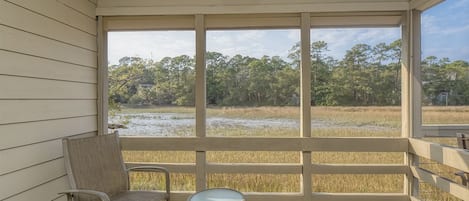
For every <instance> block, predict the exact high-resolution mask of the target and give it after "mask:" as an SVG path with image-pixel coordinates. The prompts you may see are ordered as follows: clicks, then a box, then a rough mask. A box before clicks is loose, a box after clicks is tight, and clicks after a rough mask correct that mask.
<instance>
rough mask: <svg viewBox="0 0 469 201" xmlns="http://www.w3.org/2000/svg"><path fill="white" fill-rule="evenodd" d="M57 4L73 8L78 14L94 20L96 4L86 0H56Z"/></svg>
mask: <svg viewBox="0 0 469 201" xmlns="http://www.w3.org/2000/svg"><path fill="white" fill-rule="evenodd" d="M58 1H59V2H61V3H63V4H65V5H67V6H69V7H70V8H73V9H75V10H77V11H79V12H80V13H82V14H84V15H86V16H88V17H90V18H91V19H95V18H96V4H93V3H92V2H89V1H88V0H58Z"/></svg>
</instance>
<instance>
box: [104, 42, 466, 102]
mask: <svg viewBox="0 0 469 201" xmlns="http://www.w3.org/2000/svg"><path fill="white" fill-rule="evenodd" d="M328 51H329V50H328V44H327V43H326V42H324V41H316V42H313V43H312V44H311V61H312V62H311V97H312V100H311V105H323V106H338V105H340V106H369V105H399V104H400V96H401V84H400V83H401V72H400V70H401V41H400V40H396V41H394V42H392V43H389V44H386V43H379V44H377V45H375V46H370V45H368V44H357V45H354V46H353V47H352V48H351V49H349V50H347V51H346V53H345V55H344V57H343V58H342V59H335V58H333V57H331V56H330V55H328ZM194 66H195V61H194V57H192V56H188V55H180V56H176V57H165V58H163V59H161V60H160V61H154V60H151V59H142V58H139V57H124V58H122V59H120V60H119V64H117V65H112V66H110V67H109V101H110V104H111V105H113V104H146V105H178V106H193V105H194V101H195V69H194ZM421 67H422V80H423V82H422V84H423V99H424V104H426V105H467V104H468V103H469V87H467V86H469V63H468V62H467V61H462V60H458V61H452V62H451V61H450V60H449V59H448V58H441V59H438V58H437V57H435V56H430V57H427V58H425V59H423V60H422V63H421ZM206 84H207V87H206V99H207V104H208V105H215V106H285V105H298V104H299V97H300V45H299V43H297V44H296V45H294V46H293V47H292V48H291V49H290V51H289V55H288V58H281V57H279V56H263V57H261V58H255V57H250V56H244V55H235V56H233V57H229V56H226V55H223V54H221V53H218V52H207V53H206Z"/></svg>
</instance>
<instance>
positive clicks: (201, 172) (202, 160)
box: [195, 15, 207, 191]
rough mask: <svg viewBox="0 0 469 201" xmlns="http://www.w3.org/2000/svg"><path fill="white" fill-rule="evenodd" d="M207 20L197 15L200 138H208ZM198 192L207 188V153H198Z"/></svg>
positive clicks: (196, 118)
mask: <svg viewBox="0 0 469 201" xmlns="http://www.w3.org/2000/svg"><path fill="white" fill-rule="evenodd" d="M205 32H206V31H205V19H204V15H195V47H196V48H195V49H196V50H195V114H196V116H195V133H196V136H197V137H199V138H204V137H205V136H206V127H205V123H206V122H205V116H206V99H205V96H206V95H205V88H206V86H205V85H206V83H205V51H206V45H205V44H206V37H205ZM195 157H196V177H195V178H196V191H201V190H205V189H206V188H207V173H206V164H207V160H206V153H205V151H197V152H196V155H195Z"/></svg>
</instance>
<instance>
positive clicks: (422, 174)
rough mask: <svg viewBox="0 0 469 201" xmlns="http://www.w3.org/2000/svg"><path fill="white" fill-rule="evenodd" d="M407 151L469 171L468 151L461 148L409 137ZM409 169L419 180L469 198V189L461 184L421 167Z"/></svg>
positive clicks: (457, 195)
mask: <svg viewBox="0 0 469 201" xmlns="http://www.w3.org/2000/svg"><path fill="white" fill-rule="evenodd" d="M409 153H411V154H412V155H414V156H418V157H423V158H426V159H430V160H432V161H435V162H438V163H439V164H442V165H446V166H449V167H452V168H455V169H458V170H461V171H464V172H469V152H468V151H465V150H463V149H458V148H454V147H447V146H443V145H440V144H436V143H432V142H428V141H424V140H420V139H409ZM410 170H411V171H412V175H413V176H414V177H415V178H417V179H418V180H419V181H423V182H425V183H428V184H431V185H433V186H434V187H436V188H438V189H440V190H442V191H445V192H447V193H449V194H451V195H453V196H455V197H457V198H459V199H462V200H469V189H468V188H467V187H466V186H462V185H460V184H458V183H456V182H454V181H451V180H449V179H447V178H444V177H442V176H440V175H437V174H435V173H433V172H431V171H429V170H426V169H424V168H422V167H418V166H411V167H410ZM414 199H416V198H414Z"/></svg>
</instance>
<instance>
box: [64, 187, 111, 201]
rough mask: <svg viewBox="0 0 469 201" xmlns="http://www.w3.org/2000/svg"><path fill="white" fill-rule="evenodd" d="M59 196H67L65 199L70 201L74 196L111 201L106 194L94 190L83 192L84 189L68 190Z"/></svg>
mask: <svg viewBox="0 0 469 201" xmlns="http://www.w3.org/2000/svg"><path fill="white" fill-rule="evenodd" d="M59 194H61V195H67V199H68V200H71V198H72V197H73V195H74V194H87V195H92V196H96V197H98V198H99V199H100V200H101V201H111V199H109V197H108V196H107V195H106V193H103V192H100V191H94V190H84V189H70V190H66V191H63V192H60V193H59Z"/></svg>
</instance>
